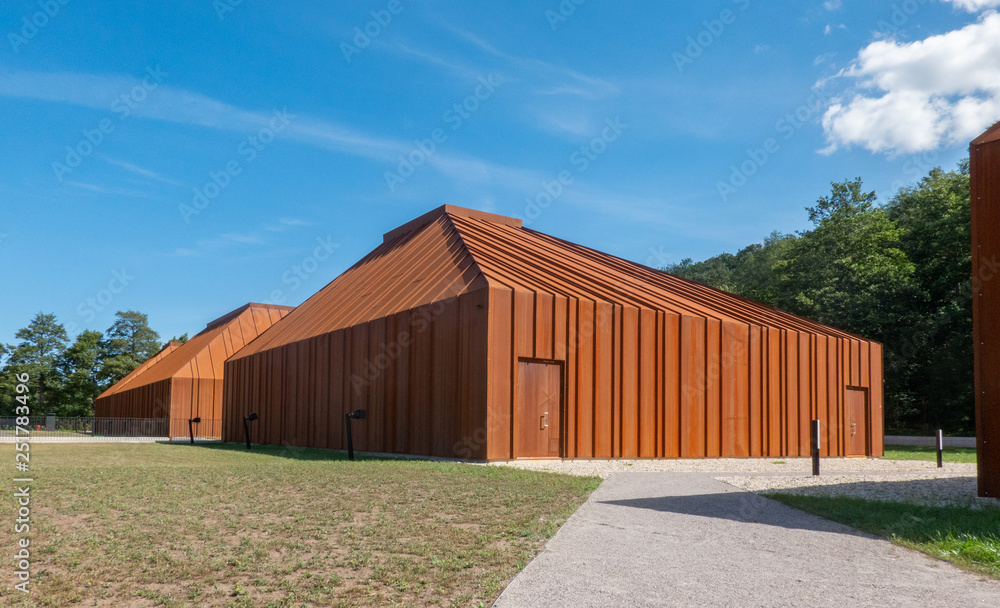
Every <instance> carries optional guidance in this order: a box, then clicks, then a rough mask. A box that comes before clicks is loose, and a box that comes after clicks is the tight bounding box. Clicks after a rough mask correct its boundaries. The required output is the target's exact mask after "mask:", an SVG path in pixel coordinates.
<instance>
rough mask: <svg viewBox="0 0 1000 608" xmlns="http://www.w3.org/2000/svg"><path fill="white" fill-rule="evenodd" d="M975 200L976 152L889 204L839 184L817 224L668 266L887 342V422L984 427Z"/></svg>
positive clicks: (919, 427)
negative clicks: (976, 327)
mask: <svg viewBox="0 0 1000 608" xmlns="http://www.w3.org/2000/svg"><path fill="white" fill-rule="evenodd" d="M969 202H970V195H969V163H968V160H965V161H962V162H961V163H960V164H959V166H958V168H957V169H956V170H954V171H949V172H945V171H943V170H941V169H940V168H937V169H933V170H932V171H931V172H930V173H929V174H928V175H927V176H926V177H924V178H923V179H921V180H920V182H919V183H917V184H916V185H913V186H910V187H905V188H902V189H900V190H899V192H897V193H896V194H895V195H894V196H893V197H892V198H891V199H890V200H889V201H887V202H886V203H884V204H878V203H877V201H876V195H875V193H874V192H866V191H865V189H864V187H863V184H862V182H861V179H860V178H858V179H855V180H853V181H844V182H839V183H834V184H832V188H831V191H830V194H829V195H827V196H824V197H822V198H820V199H819V200H818V201H817V202H816V204H815V206H813V207H807V208H806V211H807V212H808V215H809V220H810V222H812V225H813V227H812V229H811V230H807V231H803V232H799V233H796V234H781V233H778V232H774V233H772V234H771V235H770V236H768V237H767V238H766V239H764V242H763V243H757V244H754V245H750V246H749V247H746V248H744V249H742V250H740V251H739V252H738V253H736V254H730V253H723V254H721V255H718V256H716V257H713V258H710V259H707V260H705V261H702V262H693V261H692V260H691V259H690V258H688V259H685V260H682V261H681V262H679V263H677V264H672V265H670V266H667V267H666V268H664V270H666V271H667V272H670V273H672V274H675V275H678V276H681V277H684V278H686V279H690V280H693V281H697V282H699V283H702V284H705V285H709V286H711V287H715V288H718V289H721V290H724V291H728V292H731V293H735V294H738V295H741V296H745V297H747V298H751V299H753V300H757V301H758V302H762V303H765V304H770V305H772V306H775V307H777V308H780V309H783V310H786V311H788V312H792V313H795V314H798V315H802V316H804V317H808V318H810V319H813V320H815V321H819V322H820V323H824V324H827V325H831V326H833V327H837V328H839V329H842V330H845V331H848V332H851V333H854V334H858V335H861V336H863V337H865V338H869V339H873V340H877V341H879V342H881V343H882V344H883V345H884V353H885V354H884V357H885V423H886V432H887V433H906V434H911V433H917V434H925V435H926V434H930V433H931V432H933V430H935V429H939V428H941V429H944V430H945V432H946V433H950V434H974V433H975V401H974V386H973V356H972V293H973V283H974V280H973V277H972V259H971V224H970V212H969ZM986 270H988V271H989V274H988V275H987V276H983V277H978V278H976V281H983V280H990V279H991V278H993V276H994V275H998V276H1000V273H998V272H997V271H1000V267H998V268H992V270H990V269H986Z"/></svg>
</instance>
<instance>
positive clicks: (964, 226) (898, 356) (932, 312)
mask: <svg viewBox="0 0 1000 608" xmlns="http://www.w3.org/2000/svg"><path fill="white" fill-rule="evenodd" d="M969 203H970V190H969V165H968V161H963V162H962V163H960V164H959V167H958V170H957V171H950V172H945V171H943V170H941V169H940V168H936V169H933V170H932V171H931V172H930V174H929V175H927V177H925V178H923V179H922V180H921V181H920V182H919V183H918V184H916V185H914V186H911V187H907V188H903V189H901V190H900V191H899V192H898V193H897V194H896V196H894V197H893V199H892V200H891V201H890V202H889V205H888V207H887V211H888V214H889V216H890V217H891V218H892V219H893V220H894V221H895V222H896V223H897V225H898V226H899V228H900V231H901V233H902V237H901V240H900V243H901V248H902V249H903V250H904V251H905V252H906V254H907V257H909V259H910V260H911V261H912V262H913V263H914V267H915V270H914V279H915V282H916V285H917V287H918V288H919V290H920V294H919V297H915V298H912V299H911V300H910V301H909V304H910V316H909V319H908V328H907V331H906V332H904V333H903V334H901V335H900V336H899V340H897V341H895V342H892V343H886V350H887V351H888V352H889V353H891V357H892V359H893V360H894V361H895V362H896V363H897V369H896V370H894V371H896V373H898V374H903V375H905V378H904V379H903V380H902V386H901V387H900V389H901V390H900V392H898V393H897V394H896V395H894V398H897V399H899V400H901V401H903V402H904V403H906V404H907V407H905V408H894V409H893V410H891V411H890V412H889V413H890V414H891V416H890V417H889V420H888V422H889V423H890V424H892V425H893V426H895V427H898V428H902V429H904V430H912V431H917V432H921V433H930V432H932V431H933V430H934V429H938V428H943V429H945V430H946V431H949V432H964V433H969V432H973V431H974V430H975V421H974V418H975V387H974V382H973V353H972V289H971V275H972V258H971V246H970V244H971V219H970V205H969ZM889 357H890V354H887V359H888V358H889Z"/></svg>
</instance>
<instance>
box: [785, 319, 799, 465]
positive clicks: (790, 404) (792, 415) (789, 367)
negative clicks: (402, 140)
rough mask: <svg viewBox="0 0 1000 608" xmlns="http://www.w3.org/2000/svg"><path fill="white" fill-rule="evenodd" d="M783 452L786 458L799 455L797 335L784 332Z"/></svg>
mask: <svg viewBox="0 0 1000 608" xmlns="http://www.w3.org/2000/svg"><path fill="white" fill-rule="evenodd" d="M784 337H785V339H784V344H783V345H784V347H785V365H784V369H783V370H782V371H783V372H784V374H785V407H784V412H785V437H784V443H785V452H784V454H785V455H786V456H798V455H799V357H800V356H801V353H799V334H798V332H795V331H787V332H785V336H784Z"/></svg>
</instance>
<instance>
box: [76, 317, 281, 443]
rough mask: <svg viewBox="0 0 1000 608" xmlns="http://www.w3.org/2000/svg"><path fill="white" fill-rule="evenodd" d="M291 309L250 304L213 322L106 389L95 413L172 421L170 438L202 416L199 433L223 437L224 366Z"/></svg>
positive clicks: (185, 429)
mask: <svg viewBox="0 0 1000 608" xmlns="http://www.w3.org/2000/svg"><path fill="white" fill-rule="evenodd" d="M291 310H292V307H290V306H273V305H268V304H247V305H246V306H242V307H240V308H238V309H236V310H234V311H232V312H230V313H229V314H227V315H224V316H222V317H220V318H218V319H216V320H215V321H212V322H211V323H209V324H208V325H207V326H206V327H205V329H204V330H203V331H202V332H201V333H199V334H198V335H196V336H194V337H193V338H191V339H190V340H188V341H187V342H185V343H183V344H180V343H177V342H171V343H169V344H168V345H167V346H166V347H164V348H163V350H161V351H160V352H159V353H157V354H156V356H154V357H152V358H151V359H149V360H148V361H146V362H145V363H143V364H142V365H141V366H139V367H138V368H136V369H135V370H134V371H133V372H132V373H131V374H129V375H128V376H125V377H124V378H122V379H121V380H120V381H118V382H117V383H116V384H115V385H114V386H112V387H111V388H109V389H108V390H106V391H104V392H103V393H102V394H101V395H100V396H99V397H98V398H97V400H96V401H95V402H94V415H95V416H97V417H107V418H169V419H171V420H172V422H171V424H170V435H171V436H172V437H176V436H182V435H187V434H188V424H187V421H188V419H190V418H195V417H200V418H201V419H202V422H201V423H200V425H199V426H198V429H197V430H198V432H199V434H200V435H202V436H206V437H220V436H221V428H220V422H219V421H220V420H221V419H222V373H223V363H224V362H225V360H226V359H228V358H229V357H231V356H232V355H233V354H234V353H235V352H236V351H238V350H239V349H241V348H243V346H245V345H246V344H249V343H250V342H251V341H252V340H254V339H255V338H256V337H257V336H259V335H260V334H262V333H263V332H265V331H266V330H267V329H269V328H270V327H271V326H272V325H274V324H275V323H277V322H278V321H279V320H280V319H281V318H283V317H284V316H285V315H287V314H288V313H289V312H290V311H291Z"/></svg>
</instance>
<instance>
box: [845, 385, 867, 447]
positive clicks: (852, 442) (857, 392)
mask: <svg viewBox="0 0 1000 608" xmlns="http://www.w3.org/2000/svg"><path fill="white" fill-rule="evenodd" d="M845 402H846V407H847V443H846V453H845V456H849V457H850V456H867V455H868V391H867V390H865V389H863V388H848V389H847V398H846V400H845Z"/></svg>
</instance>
